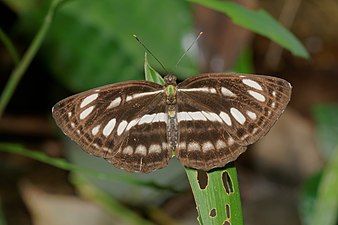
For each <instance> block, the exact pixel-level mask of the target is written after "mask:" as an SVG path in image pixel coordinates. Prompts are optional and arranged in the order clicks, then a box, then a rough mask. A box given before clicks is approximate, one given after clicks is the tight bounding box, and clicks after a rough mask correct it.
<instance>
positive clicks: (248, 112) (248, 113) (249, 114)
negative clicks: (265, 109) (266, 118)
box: [246, 111, 257, 120]
mask: <svg viewBox="0 0 338 225" xmlns="http://www.w3.org/2000/svg"><path fill="white" fill-rule="evenodd" d="M246 114H247V115H248V116H249V117H250V118H251V119H252V120H255V119H257V115H256V113H254V112H251V111H246Z"/></svg>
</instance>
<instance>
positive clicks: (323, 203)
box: [310, 145, 338, 225]
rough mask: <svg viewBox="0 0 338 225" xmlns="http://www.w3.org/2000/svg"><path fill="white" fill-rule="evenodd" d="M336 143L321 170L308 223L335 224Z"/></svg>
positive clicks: (337, 202) (337, 209)
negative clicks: (312, 211) (321, 175)
mask: <svg viewBox="0 0 338 225" xmlns="http://www.w3.org/2000/svg"><path fill="white" fill-rule="evenodd" d="M337 187H338V145H337V146H336V148H335V149H334V152H333V154H332V156H331V159H330V160H329V162H328V164H327V165H326V167H325V169H324V171H323V177H322V179H321V182H320V184H319V188H318V196H317V199H316V203H315V206H314V213H313V214H312V220H311V222H310V225H318V224H323V225H324V224H325V225H336V224H337V219H338V191H337Z"/></svg>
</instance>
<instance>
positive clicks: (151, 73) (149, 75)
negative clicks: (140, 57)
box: [144, 53, 164, 85]
mask: <svg viewBox="0 0 338 225" xmlns="http://www.w3.org/2000/svg"><path fill="white" fill-rule="evenodd" d="M144 75H145V80H147V81H151V82H154V83H157V84H162V85H163V84H164V80H163V78H162V76H161V75H160V74H159V73H158V72H157V71H156V70H154V68H153V67H151V66H150V65H149V63H148V58H147V53H145V54H144Z"/></svg>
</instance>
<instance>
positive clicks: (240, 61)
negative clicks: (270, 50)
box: [233, 48, 254, 73]
mask: <svg viewBox="0 0 338 225" xmlns="http://www.w3.org/2000/svg"><path fill="white" fill-rule="evenodd" d="M233 71H235V72H237V73H253V71H254V65H253V62H252V51H251V49H248V48H247V49H245V50H244V51H242V52H241V54H240V55H239V57H238V58H237V60H236V64H235V66H234V68H233Z"/></svg>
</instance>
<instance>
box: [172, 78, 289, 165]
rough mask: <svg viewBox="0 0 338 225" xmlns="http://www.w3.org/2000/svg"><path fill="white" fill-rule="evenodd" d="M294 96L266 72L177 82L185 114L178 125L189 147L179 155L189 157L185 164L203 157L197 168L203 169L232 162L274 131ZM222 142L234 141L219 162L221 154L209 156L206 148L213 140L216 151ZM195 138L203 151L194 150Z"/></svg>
mask: <svg viewBox="0 0 338 225" xmlns="http://www.w3.org/2000/svg"><path fill="white" fill-rule="evenodd" d="M290 95H291V86H290V84H289V83H288V82H286V81H285V80H282V79H279V78H274V77H267V76H259V75H238V74H232V73H231V74H204V75H200V76H196V77H192V78H189V79H187V80H185V81H183V82H182V83H180V84H179V85H178V108H179V111H180V112H179V113H181V114H180V115H181V118H183V119H182V121H180V122H179V127H180V140H181V142H182V140H186V146H187V147H186V149H185V150H184V151H182V150H180V149H179V150H178V152H179V154H178V157H181V158H184V160H183V163H184V164H186V165H189V164H191V163H192V162H191V161H193V160H195V161H196V159H200V160H199V161H200V163H203V162H204V163H205V166H204V167H203V166H202V164H200V165H199V166H198V168H199V169H203V170H210V169H212V168H214V167H219V165H225V164H226V163H228V162H229V161H233V160H234V159H236V158H237V157H238V156H239V154H241V153H242V152H243V151H244V150H245V147H246V146H247V145H249V144H252V143H254V142H256V141H257V140H258V139H259V138H261V137H262V136H264V135H265V134H266V133H267V132H268V131H269V129H270V128H271V127H272V126H273V124H274V123H275V122H276V121H277V119H278V118H279V116H280V115H281V114H282V112H283V111H284V109H285V107H286V105H287V103H288V102H289V100H290ZM189 106H190V108H189ZM191 106H194V107H191ZM186 112H187V113H186ZM189 114H191V115H189ZM203 129H204V132H202V131H201V130H203ZM197 137H199V138H197ZM229 139H230V140H231V141H229ZM218 140H220V141H222V142H224V143H225V145H226V144H227V143H228V142H230V143H232V145H231V146H232V147H231V146H227V147H225V148H224V150H223V152H222V154H223V153H224V154H225V157H223V160H222V162H217V160H219V159H218V158H219V157H221V156H220V155H219V153H218V152H217V151H215V152H216V153H217V154H216V153H215V154H212V153H208V154H209V156H208V157H207V156H206V153H205V152H204V151H203V145H204V144H205V143H207V142H208V141H210V143H208V145H209V146H210V148H211V149H216V144H217V141H218ZM190 141H194V143H197V144H198V145H199V147H197V148H199V149H201V151H194V153H191V152H189V148H188V142H190ZM222 142H219V146H221V145H223V144H222ZM211 144H212V145H213V146H211ZM196 146H197V145H196ZM205 146H207V145H205ZM179 148H180V147H179ZM183 149H184V148H183ZM206 149H208V148H207V147H206ZM180 152H181V153H180ZM180 154H181V156H180ZM183 155H184V157H183ZM213 155H214V158H211V157H213ZM203 160H204V161H203ZM208 162H210V163H209V164H208ZM194 167H195V166H194Z"/></svg>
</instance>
